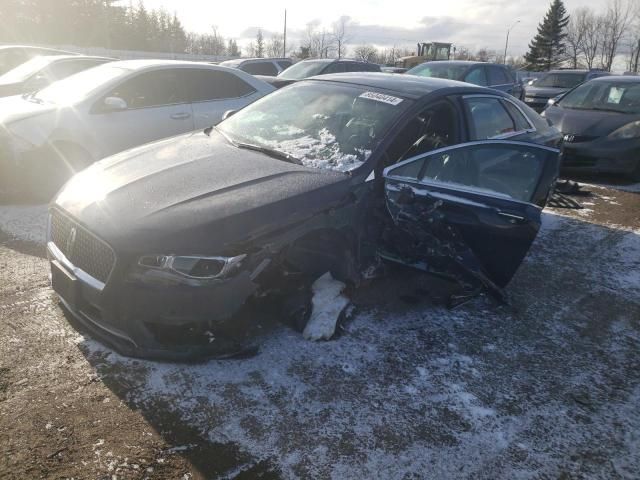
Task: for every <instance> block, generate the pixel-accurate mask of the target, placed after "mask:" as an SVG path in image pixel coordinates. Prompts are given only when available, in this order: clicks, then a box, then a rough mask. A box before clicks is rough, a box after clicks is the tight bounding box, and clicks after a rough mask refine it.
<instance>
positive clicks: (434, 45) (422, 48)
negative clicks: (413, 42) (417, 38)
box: [396, 42, 453, 69]
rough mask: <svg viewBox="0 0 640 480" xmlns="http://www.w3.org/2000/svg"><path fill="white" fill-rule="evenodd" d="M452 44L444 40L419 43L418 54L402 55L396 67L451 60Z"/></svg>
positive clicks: (410, 66)
mask: <svg viewBox="0 0 640 480" xmlns="http://www.w3.org/2000/svg"><path fill="white" fill-rule="evenodd" d="M452 45H453V44H452V43H442V42H428V43H425V42H423V43H418V49H417V51H416V54H415V55H411V56H409V57H400V58H399V59H398V60H397V61H396V67H398V68H406V69H409V68H413V67H415V66H416V65H420V64H421V63H424V62H430V61H433V60H449V59H450V58H451V47H452Z"/></svg>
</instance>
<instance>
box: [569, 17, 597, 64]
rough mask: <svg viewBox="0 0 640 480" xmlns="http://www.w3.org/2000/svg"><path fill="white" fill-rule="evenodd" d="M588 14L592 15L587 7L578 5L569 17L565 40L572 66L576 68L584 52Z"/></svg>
mask: <svg viewBox="0 0 640 480" xmlns="http://www.w3.org/2000/svg"><path fill="white" fill-rule="evenodd" d="M590 16H593V12H592V11H591V10H590V9H589V8H587V7H580V8H577V9H576V10H575V12H573V13H572V14H571V16H570V17H569V23H568V24H567V37H566V42H567V52H568V54H569V60H570V62H571V66H572V67H573V68H578V64H579V63H580V57H581V56H582V54H583V53H584V49H585V46H584V43H585V36H586V34H587V27H588V19H589V17H590Z"/></svg>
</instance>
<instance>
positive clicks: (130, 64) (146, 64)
mask: <svg viewBox="0 0 640 480" xmlns="http://www.w3.org/2000/svg"><path fill="white" fill-rule="evenodd" d="M112 65H113V66H114V67H119V68H125V69H127V70H142V69H145V68H154V67H189V66H199V67H212V68H216V67H218V68H219V67H220V65H213V64H211V63H207V62H192V61H189V60H161V59H144V60H119V61H116V62H113V63H112ZM223 68H224V66H223Z"/></svg>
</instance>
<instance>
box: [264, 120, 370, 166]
mask: <svg viewBox="0 0 640 480" xmlns="http://www.w3.org/2000/svg"><path fill="white" fill-rule="evenodd" d="M273 130H274V131H276V133H277V134H279V135H287V136H290V135H296V134H298V135H300V134H302V133H304V130H302V129H300V128H297V127H293V126H288V127H282V126H275V127H273ZM256 140H259V141H260V143H262V144H263V145H267V146H269V147H271V148H274V149H276V150H279V151H281V152H285V153H287V154H289V155H291V156H292V157H295V158H297V159H298V160H300V161H301V162H302V164H303V165H304V166H305V167H311V168H323V169H326V170H335V171H338V172H349V171H351V170H354V169H356V168H358V167H359V166H360V165H362V164H363V163H364V161H365V160H366V159H367V158H368V157H369V155H371V150H366V149H364V148H356V149H354V152H355V153H344V152H343V151H342V150H341V148H340V143H338V141H337V140H336V137H335V135H333V134H332V133H331V132H329V130H328V129H326V128H323V129H322V130H320V131H319V132H318V138H314V137H312V136H311V135H301V136H299V137H296V138H290V139H282V140H269V139H266V138H261V137H258V138H256Z"/></svg>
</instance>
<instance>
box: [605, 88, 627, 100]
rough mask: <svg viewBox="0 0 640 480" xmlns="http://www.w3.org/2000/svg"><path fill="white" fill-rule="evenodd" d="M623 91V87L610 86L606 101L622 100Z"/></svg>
mask: <svg viewBox="0 0 640 480" xmlns="http://www.w3.org/2000/svg"><path fill="white" fill-rule="evenodd" d="M623 93H624V88H619V87H611V90H609V98H608V99H607V103H615V104H618V103H620V100H622V94H623Z"/></svg>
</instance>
